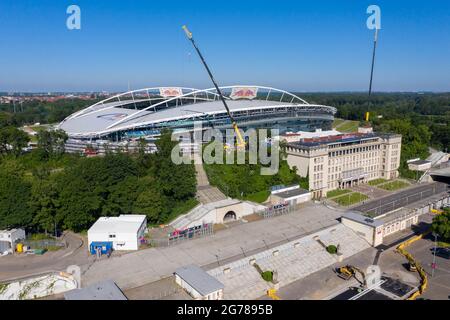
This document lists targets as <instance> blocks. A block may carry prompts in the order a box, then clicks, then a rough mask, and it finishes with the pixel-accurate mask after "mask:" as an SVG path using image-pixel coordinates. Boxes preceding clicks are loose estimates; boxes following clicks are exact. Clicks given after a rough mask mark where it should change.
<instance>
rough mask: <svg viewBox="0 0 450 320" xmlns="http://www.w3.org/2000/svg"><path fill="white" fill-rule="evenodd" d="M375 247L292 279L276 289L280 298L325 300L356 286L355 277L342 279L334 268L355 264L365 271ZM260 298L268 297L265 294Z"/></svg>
mask: <svg viewBox="0 0 450 320" xmlns="http://www.w3.org/2000/svg"><path fill="white" fill-rule="evenodd" d="M375 253H376V249H375V248H372V247H370V248H366V249H364V250H362V251H360V252H359V253H358V254H356V255H353V256H351V257H348V258H346V259H344V260H343V261H342V262H334V263H333V264H332V265H330V266H327V267H326V268H322V269H320V270H318V271H316V272H314V273H312V274H311V275H309V276H308V277H306V278H302V279H299V280H297V281H294V282H292V283H290V284H288V285H286V286H283V287H281V288H280V289H279V290H278V291H277V295H278V296H279V297H280V298H281V299H282V300H327V299H329V297H332V296H335V295H336V294H338V293H339V292H342V291H345V290H346V289H347V288H348V287H350V286H357V285H358V282H357V281H356V280H355V279H351V280H348V281H346V280H344V279H341V278H339V277H338V276H337V275H336V273H335V272H334V270H335V269H336V268H337V267H340V266H343V265H353V266H357V267H358V268H360V269H361V270H363V271H365V270H366V268H367V267H368V266H369V265H371V261H372V260H373V256H374V255H375ZM260 299H264V300H266V299H270V298H268V297H267V296H265V297H261V298H260Z"/></svg>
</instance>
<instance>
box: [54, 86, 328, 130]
mask: <svg viewBox="0 0 450 320" xmlns="http://www.w3.org/2000/svg"><path fill="white" fill-rule="evenodd" d="M245 88H249V90H248V91H249V92H250V94H251V93H253V96H250V97H245V96H244V98H242V96H239V95H238V96H237V97H236V96H233V95H234V94H235V93H236V91H237V90H241V91H244V90H246V89H245ZM166 89H169V90H172V91H169V92H171V94H172V95H169V96H165V95H164V93H163V92H164V90H166ZM252 90H253V91H252ZM221 91H223V93H224V95H225V98H226V100H227V104H228V106H229V108H230V111H231V112H232V113H234V112H240V111H243V112H246V111H251V110H264V109H272V108H275V109H276V108H286V107H287V108H289V107H299V108H302V110H304V111H308V110H310V109H311V110H318V111H321V112H323V113H327V114H331V115H334V113H335V112H336V108H334V107H329V106H321V105H314V104H309V103H308V102H306V101H305V100H303V99H301V98H300V97H298V96H296V95H293V94H291V93H289V92H287V91H283V90H279V89H275V88H269V87H259V86H229V87H221ZM239 92H240V91H238V93H239ZM247 94H248V93H247ZM205 116H211V117H214V116H220V117H222V116H226V111H225V108H224V106H223V104H222V102H221V101H220V99H219V96H218V95H217V93H216V92H215V89H214V88H210V89H205V90H198V89H193V88H146V89H140V90H134V91H129V92H126V93H122V94H119V95H116V96H113V97H110V98H108V99H105V100H103V101H100V102H98V103H96V104H94V105H92V106H90V107H88V108H86V109H83V110H81V111H79V112H77V113H74V114H72V115H71V116H69V117H67V118H66V119H64V121H62V122H61V123H60V125H59V128H60V129H63V130H64V131H66V132H67V133H68V134H69V136H79V137H83V136H85V137H89V136H96V135H97V136H99V135H105V134H108V133H112V132H117V131H121V130H122V131H123V130H130V129H136V128H142V127H143V126H145V125H153V124H158V123H164V122H167V121H177V120H184V119H186V120H189V119H191V120H192V119H194V118H199V117H205Z"/></svg>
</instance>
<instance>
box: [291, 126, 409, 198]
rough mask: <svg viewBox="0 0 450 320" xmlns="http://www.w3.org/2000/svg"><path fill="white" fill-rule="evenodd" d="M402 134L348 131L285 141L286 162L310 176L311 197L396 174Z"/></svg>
mask: <svg viewBox="0 0 450 320" xmlns="http://www.w3.org/2000/svg"><path fill="white" fill-rule="evenodd" d="M401 143H402V137H401V135H397V134H376V133H360V132H355V133H349V134H341V135H333V136H325V137H319V138H309V139H306V138H305V139H301V140H300V141H298V142H293V143H288V145H287V148H286V151H287V162H288V164H289V166H290V167H291V168H293V167H294V166H295V167H297V170H298V171H297V174H298V175H300V176H302V177H306V176H308V177H309V188H310V190H311V191H312V196H313V198H322V197H325V196H326V193H327V191H330V190H334V189H337V188H347V187H351V186H354V185H358V184H361V183H367V182H368V181H370V180H375V179H378V178H384V179H394V178H397V177H398V171H397V170H398V168H399V166H400V152H401Z"/></svg>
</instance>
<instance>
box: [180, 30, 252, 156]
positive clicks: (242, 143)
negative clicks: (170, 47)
mask: <svg viewBox="0 0 450 320" xmlns="http://www.w3.org/2000/svg"><path fill="white" fill-rule="evenodd" d="M182 28H183V30H184V32H185V33H186V36H187V37H188V39H189V40H190V41H191V43H192V45H193V46H194V48H195V51H197V54H198V56H199V57H200V60H201V61H202V63H203V65H204V66H205V69H206V71H207V72H208V75H209V77H210V79H211V81H212V83H213V84H214V87H215V88H216V91H217V93H218V94H219V97H220V100H222V103H223V105H224V107H225V109H226V110H227V114H228V117H229V118H230V121H231V123H232V126H233V129H234V132H235V133H236V137H237V144H236V145H237V146H238V147H241V148H242V147H245V141H244V139H243V138H242V135H241V132H240V131H239V128H238V126H237V124H236V121H235V120H234V118H233V116H232V115H231V112H230V108H228V105H227V102H226V100H225V98H224V97H223V94H222V91H221V90H220V88H219V86H218V85H217V83H216V80H215V79H214V76H213V75H212V73H211V70H210V69H209V67H208V65H207V64H206V61H205V59H204V58H203V55H202V54H201V52H200V50H199V49H198V47H197V45H196V44H195V41H194V38H193V36H192V32H190V31H189V29H188V28H187V27H186V26H185V25H184V26H183V27H182Z"/></svg>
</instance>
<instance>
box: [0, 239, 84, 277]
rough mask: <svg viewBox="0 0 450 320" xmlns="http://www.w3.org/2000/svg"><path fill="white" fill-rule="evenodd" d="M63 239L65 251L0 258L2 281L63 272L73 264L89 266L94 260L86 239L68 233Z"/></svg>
mask: <svg viewBox="0 0 450 320" xmlns="http://www.w3.org/2000/svg"><path fill="white" fill-rule="evenodd" d="M62 239H63V240H65V241H66V243H67V247H66V248H65V249H60V250H57V251H47V252H46V253H45V254H43V255H28V254H14V255H8V256H4V257H0V281H6V280H13V279H17V278H23V277H28V276H32V275H37V274H41V273H47V272H50V271H61V270H65V269H66V268H67V267H68V266H70V265H73V264H75V265H84V264H88V263H90V261H91V260H92V259H93V258H92V257H91V256H90V255H89V253H88V250H87V245H86V238H84V237H81V236H80V235H78V234H75V233H73V232H66V233H64V235H63V237H62Z"/></svg>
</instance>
